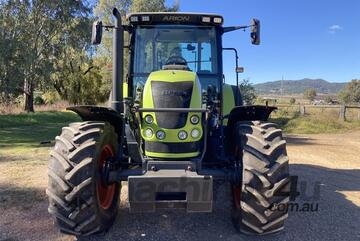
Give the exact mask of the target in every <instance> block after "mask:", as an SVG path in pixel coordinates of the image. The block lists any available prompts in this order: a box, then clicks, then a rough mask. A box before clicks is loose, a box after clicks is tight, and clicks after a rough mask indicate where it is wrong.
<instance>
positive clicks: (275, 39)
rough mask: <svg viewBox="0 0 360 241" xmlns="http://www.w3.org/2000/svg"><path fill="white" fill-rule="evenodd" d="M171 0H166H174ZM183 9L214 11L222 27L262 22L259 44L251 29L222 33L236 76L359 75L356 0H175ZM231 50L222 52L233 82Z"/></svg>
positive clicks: (359, 5)
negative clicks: (237, 68)
mask: <svg viewBox="0 0 360 241" xmlns="http://www.w3.org/2000/svg"><path fill="white" fill-rule="evenodd" d="M175 1H176V0H167V1H166V2H167V4H168V5H171V4H174V3H175ZM179 3H180V11H182V12H206V13H218V14H221V15H222V16H223V17H224V20H225V23H224V26H233V25H246V24H249V23H250V20H251V18H258V19H259V20H260V21H261V45H259V46H256V45H252V44H251V41H250V33H249V32H248V31H247V32H243V31H241V30H239V31H234V32H230V33H226V34H225V35H224V37H223V47H234V48H236V49H237V50H238V51H239V55H240V61H239V62H240V66H243V67H244V68H245V72H244V73H243V74H241V75H240V78H241V79H244V78H249V79H250V81H251V82H252V83H261V82H267V81H273V80H279V79H281V78H282V77H284V79H287V80H296V79H303V78H322V79H325V80H328V81H330V82H347V81H350V80H351V79H355V78H360V0H342V1H340V0H312V1H310V0H237V1H235V0H221V1H220V0H180V1H179ZM234 69H235V62H234V57H233V54H232V53H226V54H224V74H225V78H226V82H228V83H234V82H235V72H234Z"/></svg>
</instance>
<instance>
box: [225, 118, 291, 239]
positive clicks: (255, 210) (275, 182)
mask: <svg viewBox="0 0 360 241" xmlns="http://www.w3.org/2000/svg"><path fill="white" fill-rule="evenodd" d="M235 135H236V145H235V150H234V152H235V157H236V158H237V160H238V161H239V162H240V163H242V173H241V174H242V175H241V176H242V178H241V179H242V181H241V185H238V186H237V185H233V186H232V193H233V201H234V209H235V211H234V212H233V224H234V226H235V228H236V229H237V230H239V231H240V232H242V233H245V234H258V235H262V234H269V233H275V232H278V231H280V230H282V229H283V228H284V221H285V220H286V218H287V217H288V213H287V208H286V207H287V204H288V202H289V196H288V194H289V190H290V177H289V159H288V157H287V153H286V141H285V140H284V139H283V137H282V132H281V130H280V129H278V128H277V126H276V125H275V124H272V123H262V122H259V121H253V122H239V123H237V125H236V134H235ZM279 207H281V208H279ZM284 207H285V208H284Z"/></svg>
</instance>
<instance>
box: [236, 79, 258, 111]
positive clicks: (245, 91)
mask: <svg viewBox="0 0 360 241" xmlns="http://www.w3.org/2000/svg"><path fill="white" fill-rule="evenodd" d="M239 88H240V93H241V97H242V99H243V102H244V104H245V105H251V104H253V103H254V102H255V101H256V98H257V95H256V92H255V88H254V86H253V85H252V84H251V83H250V80H249V79H244V80H243V82H242V83H241V84H240V86H239Z"/></svg>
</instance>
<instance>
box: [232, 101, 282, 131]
mask: <svg viewBox="0 0 360 241" xmlns="http://www.w3.org/2000/svg"><path fill="white" fill-rule="evenodd" d="M276 109H277V107H274V106H266V105H246V106H236V107H234V108H233V109H232V110H231V112H230V114H229V115H228V118H229V120H228V126H231V125H234V123H236V122H238V121H256V120H259V121H267V120H268V119H269V116H270V114H271V112H273V111H274V110H276Z"/></svg>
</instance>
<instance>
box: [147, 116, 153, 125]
mask: <svg viewBox="0 0 360 241" xmlns="http://www.w3.org/2000/svg"><path fill="white" fill-rule="evenodd" d="M153 121H154V119H153V118H152V116H151V115H147V116H145V122H146V123H148V124H151V123H153Z"/></svg>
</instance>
